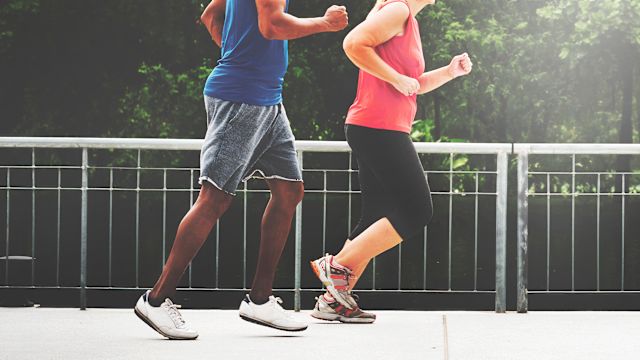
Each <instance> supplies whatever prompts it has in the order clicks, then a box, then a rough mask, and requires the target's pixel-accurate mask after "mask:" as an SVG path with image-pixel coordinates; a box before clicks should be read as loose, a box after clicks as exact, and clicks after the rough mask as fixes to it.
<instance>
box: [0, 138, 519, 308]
mask: <svg viewBox="0 0 640 360" xmlns="http://www.w3.org/2000/svg"><path fill="white" fill-rule="evenodd" d="M201 143H202V141H201V140H191V139H185V140H178V139H106V138H6V137H5V138H0V179H1V180H0V193H1V195H0V202H2V197H4V202H5V206H4V211H3V212H4V214H2V212H0V217H2V215H4V218H5V219H4V224H5V227H6V229H5V231H3V232H2V234H0V236H2V235H4V249H0V251H2V250H4V253H5V256H6V257H7V259H6V261H5V264H4V269H3V272H4V279H1V278H0V284H2V285H0V288H47V289H61V288H65V289H78V290H79V292H80V307H81V308H82V309H84V308H86V306H87V289H100V290H106V289H142V288H145V287H148V286H149V285H151V284H149V280H148V278H149V277H148V276H145V274H141V271H142V272H144V269H145V268H148V267H150V265H149V263H150V262H151V261H152V260H150V258H152V257H158V258H159V257H161V258H162V259H161V260H162V262H160V261H155V260H153V261H155V262H154V263H153V266H152V267H153V268H154V269H155V270H157V268H158V264H157V263H160V264H162V263H164V260H166V257H167V255H168V251H167V249H168V245H169V244H170V243H171V240H172V236H173V232H172V231H171V229H172V228H175V226H176V225H177V223H178V222H179V217H180V216H182V215H184V212H185V211H186V209H177V208H179V207H180V206H178V205H176V204H179V203H180V201H183V200H184V198H186V197H188V201H189V206H190V205H191V204H193V201H194V199H195V197H196V196H197V188H198V187H197V184H196V182H197V179H198V167H197V159H198V153H197V152H196V151H199V150H200V146H201ZM296 146H297V151H298V156H299V160H300V163H301V164H302V167H303V174H304V177H305V188H306V189H305V193H306V197H305V201H303V203H301V204H300V205H299V206H298V208H297V211H296V216H295V227H294V231H293V232H292V233H293V237H294V242H293V247H294V249H293V258H294V259H293V260H294V261H293V281H291V279H290V278H288V277H285V278H284V280H283V281H280V285H282V284H284V286H280V288H282V289H284V290H290V291H293V292H294V302H295V309H296V310H298V309H300V306H301V305H300V298H301V292H302V291H306V290H320V288H319V287H314V286H318V285H317V282H316V281H312V282H311V281H306V280H305V279H304V276H303V274H302V272H301V267H302V259H303V257H304V258H305V259H306V258H307V257H310V258H311V257H313V256H318V255H320V254H321V253H324V251H325V250H326V249H327V247H329V245H330V244H329V243H330V242H331V238H333V237H335V236H342V239H344V238H346V235H347V234H348V231H349V230H350V229H351V225H352V221H357V214H356V213H357V206H353V203H354V202H357V200H358V194H359V190H358V185H357V177H356V176H355V175H356V174H357V169H354V167H355V166H354V164H355V162H354V160H353V158H352V156H351V154H350V153H349V151H350V149H349V147H348V145H347V144H346V143H345V142H326V141H297V142H296ZM416 150H417V151H418V153H419V154H421V156H423V157H425V156H426V157H431V158H430V159H431V160H433V158H434V157H438V158H437V159H435V160H433V161H432V162H431V161H427V160H429V159H426V160H425V159H423V161H426V162H427V163H428V166H425V169H426V171H425V173H426V174H428V175H429V176H430V177H432V178H431V179H430V183H432V187H433V186H434V185H433V184H434V183H439V184H441V186H436V187H435V188H432V194H433V196H434V199H438V201H440V203H442V204H448V212H447V213H446V218H443V219H441V220H442V221H440V222H439V223H438V224H436V225H434V228H441V229H442V231H440V233H434V231H436V230H433V229H431V225H430V227H429V228H426V229H425V230H424V232H423V234H422V235H421V240H422V241H421V242H422V244H420V243H418V242H414V243H413V245H412V247H411V248H410V249H409V250H407V251H405V252H403V245H401V246H399V247H398V248H397V249H398V250H397V258H395V259H393V261H391V260H389V259H387V260H385V261H384V262H383V261H382V260H379V261H378V262H376V259H374V260H373V262H372V264H371V268H372V270H371V272H370V273H367V274H365V275H363V280H362V281H361V282H365V283H366V285H364V286H366V287H368V288H369V289H370V290H371V291H381V292H382V291H400V292H402V291H411V292H414V291H415V292H425V293H432V292H433V293H457V292H460V293H468V294H486V293H490V294H495V310H496V311H497V312H504V311H505V310H506V237H507V233H506V228H507V223H506V221H507V220H506V215H507V213H506V204H507V175H508V155H509V154H510V153H511V151H512V145H511V144H468V143H416ZM58 151H62V152H63V153H60V154H59V153H58ZM16 152H17V153H16ZM118 152H119V153H118ZM78 153H79V156H78ZM167 153H169V154H168V155H167ZM25 154H26V155H25ZM461 154H465V156H476V155H477V156H484V157H488V160H487V159H485V160H487V161H481V162H480V163H483V164H485V165H483V167H482V168H481V169H478V168H471V167H469V166H467V167H459V166H458V165H460V164H461V163H463V162H460V161H458V159H459V156H461ZM324 155H326V156H329V157H328V158H323V156H324ZM163 156H164V157H163ZM23 157H24V158H23ZM41 158H42V159H44V160H39V159H41ZM52 159H53V160H52ZM147 161H148V162H149V163H150V164H146V162H147ZM43 162H44V163H43ZM154 162H155V163H160V164H161V165H153V163H154ZM162 164H164V165H162ZM167 164H169V165H170V166H167ZM326 164H330V165H326ZM335 164H337V165H335ZM433 164H436V165H437V166H436V165H433ZM486 164H489V165H486ZM3 180H4V181H3ZM467 187H472V189H471V190H469V189H467ZM3 195H4V196H3ZM78 195H79V198H78ZM266 196H268V191H267V189H266V188H265V187H264V186H263V185H261V183H260V182H255V181H252V180H250V181H248V182H245V183H244V184H243V185H242V186H241V188H240V189H239V190H238V199H237V201H236V202H234V204H237V206H238V207H241V209H240V208H238V212H237V213H238V214H240V215H237V214H236V215H237V216H236V218H237V219H240V220H238V221H235V223H229V224H226V223H225V224H222V226H221V223H220V221H219V223H218V226H216V227H215V230H214V232H213V234H212V235H211V236H212V237H214V238H215V240H213V239H212V240H213V245H212V246H213V249H210V251H211V252H213V253H215V256H214V257H213V258H212V259H211V260H210V261H211V263H207V268H206V270H202V269H200V268H198V269H194V267H195V265H194V264H192V265H191V266H190V267H189V269H188V273H186V275H185V278H186V280H184V281H183V283H181V287H180V288H181V289H192V288H198V289H207V290H209V289H210V290H228V289H232V290H246V289H247V287H248V285H250V284H248V283H247V282H248V281H247V280H248V279H249V277H248V276H250V275H252V274H251V271H250V270H251V269H250V268H248V266H249V267H250V266H252V262H251V261H248V256H247V255H248V254H249V257H251V256H252V255H251V252H250V251H248V249H249V248H250V247H252V246H253V245H254V243H255V241H253V240H254V239H255V238H257V236H254V234H257V232H256V231H254V230H255V227H258V228H259V222H258V223H257V224H256V226H252V223H253V224H255V221H254V220H252V219H253V217H251V216H247V215H248V213H249V212H255V211H254V209H260V208H261V207H262V206H263V204H264V202H266V200H265V199H266ZM41 197H42V198H41ZM173 197H180V199H182V200H180V199H178V200H175V199H174V200H172V198H173ZM487 198H488V199H492V198H495V199H494V200H491V202H492V201H495V202H494V204H495V215H493V214H491V213H490V212H489V213H488V212H487V211H483V209H482V208H483V207H485V205H486V204H487V202H486V199H487ZM123 199H124V200H123ZM307 199H309V200H307ZM458 199H462V200H464V201H465V203H464V204H465V206H468V207H470V208H473V211H471V210H469V211H470V213H472V214H473V215H472V217H471V219H470V220H469V221H470V223H471V224H473V228H474V233H473V234H472V235H470V236H468V235H458V234H454V233H455V229H454V222H455V221H457V217H456V216H454V213H455V212H456V211H454V210H455V209H454V204H455V205H456V206H455V207H457V206H458V205H457V201H458ZM123 202H124V203H126V204H128V205H122V203H123ZM183 202H184V201H183ZM261 204H262V205H261ZM470 204H471V205H470ZM78 205H79V209H77V207H78ZM183 205H184V204H183ZM234 206H236V205H234ZM183 207H184V206H183ZM329 207H331V208H332V209H336V208H337V209H339V210H328V208H329ZM160 209H161V210H160ZM303 209H307V210H306V211H305V212H308V213H309V215H308V216H307V217H304V216H303ZM436 211H438V208H436ZM126 212H128V213H127V214H124V213H126ZM156 212H157V216H155V215H154V216H155V217H154V219H155V220H148V219H146V217H150V216H151V215H152V213H153V214H156ZM333 213H337V215H336V216H335V217H339V218H346V223H345V221H343V223H341V224H340V226H339V227H340V228H341V229H336V226H334V225H332V222H334V223H335V222H336V221H335V219H334V220H332V219H331V215H332V214H333ZM441 213H442V214H444V213H445V212H444V211H441ZM74 214H77V215H79V222H78V223H76V222H74V221H75V218H76V216H77V215H74ZM127 215H128V216H127ZM489 215H490V216H489ZM229 216H231V215H229ZM487 216H489V217H488V218H492V219H494V220H495V233H493V230H491V231H488V230H486V229H484V228H485V227H486V225H485V224H486V219H485V217H487ZM257 217H259V216H257ZM224 218H225V217H223V219H222V220H221V221H222V222H224V221H225V220H224ZM352 218H353V220H352ZM306 219H310V220H312V221H310V220H306ZM341 221H342V220H341ZM122 222H128V223H130V224H131V226H132V228H133V229H132V230H131V232H132V233H130V234H125V235H122V234H119V233H117V232H118V231H120V230H119V227H118V225H117V224H118V223H122ZM318 222H319V223H320V224H318ZM43 223H46V224H43ZM305 224H306V227H305ZM239 225H240V226H239ZM75 226H78V229H77V232H76V230H75V229H71V228H75ZM479 227H481V228H482V229H479ZM41 228H42V229H41ZM221 228H222V230H221ZM307 228H308V229H309V230H306V229H307ZM158 229H161V230H158ZM483 229H484V230H483ZM316 230H318V231H316ZM221 231H223V232H224V231H231V235H224V234H223V235H221ZM310 232H312V233H313V235H312V236H309V235H306V234H308V233H310ZM250 233H251V234H250ZM320 234H321V235H320ZM334 234H341V235H334ZM430 234H431V235H430ZM487 234H489V235H487ZM494 234H495V243H494V242H493V235H494ZM76 236H77V237H79V243H78V244H77V245H78V246H79V251H78V253H77V256H78V257H79V263H78V264H77V266H79V269H77V272H76V270H73V269H71V270H70V269H69V264H74V262H73V261H75V260H73V261H70V262H69V263H67V261H66V260H64V259H67V258H65V253H71V254H73V256H74V257H75V251H76V250H75V249H74V248H75V246H76V244H75V243H74V241H75V240H74V239H75V237H76ZM221 237H242V246H241V251H240V250H238V251H240V252H241V254H235V253H234V254H229V253H227V254H225V253H224V251H226V250H225V249H222V248H223V247H224V246H223V245H224V244H223V243H221V242H220V239H221ZM70 238H71V239H70ZM122 238H125V240H124V241H123V240H122ZM147 238H152V239H151V240H150V241H147V240H146V239H147ZM303 238H304V240H303ZM428 238H429V239H428ZM458 238H460V239H462V238H464V241H467V240H469V243H470V242H471V241H472V242H473V245H469V246H466V247H465V248H464V249H463V250H464V251H462V250H459V248H460V247H461V246H462V245H459V244H458V242H459V241H458V240H457V239H458ZM320 240H321V244H322V246H321V247H322V252H320V246H319V243H318V242H320ZM160 241H162V243H161V244H158V242H160ZM303 241H304V243H303ZM460 241H462V240H460ZM211 242H212V241H211V240H210V241H209V243H211ZM479 242H481V243H482V244H484V245H483V246H484V247H491V248H493V247H495V249H494V250H495V274H494V275H495V277H494V284H495V287H493V288H490V287H486V286H481V285H479V275H478V274H479V269H480V268H481V266H480V264H479V260H478V251H479V246H480V245H479ZM434 243H436V244H438V246H442V248H443V249H445V250H444V252H445V253H446V254H440V255H442V256H440V255H432V254H428V253H427V249H428V248H430V246H434V245H432V244H434ZM443 243H444V245H443ZM487 244H488V245H487ZM303 245H305V247H307V248H309V250H308V251H307V252H303ZM418 245H421V246H422V248H421V249H420V248H419V247H418ZM234 246H235V245H234ZM404 246H409V245H404ZM16 249H17V250H16ZM125 249H126V250H125ZM316 249H317V250H316ZM207 251H209V250H207ZM229 251H230V252H233V251H236V250H229ZM312 251H313V253H312ZM16 252H19V253H20V254H19V255H30V258H31V259H35V258H36V257H37V258H38V259H37V261H32V262H31V264H30V267H31V268H30V271H29V272H30V274H29V276H28V281H27V283H26V284H20V285H15V284H12V283H11V276H10V270H11V269H10V265H9V263H10V261H9V257H10V256H12V255H18V254H15V253H16ZM201 252H203V251H201ZM460 252H465V254H466V252H469V253H472V255H468V256H467V255H465V257H464V259H473V260H472V261H471V260H469V261H468V263H467V264H463V265H464V266H465V267H467V268H469V269H470V268H472V269H473V270H472V273H473V274H472V277H473V282H472V283H473V285H471V274H470V272H469V273H468V272H460V271H458V270H457V269H456V268H455V267H454V266H453V263H454V262H455V261H456V260H457V258H458V255H457V254H458V253H460ZM129 253H131V255H129ZM285 253H286V251H285ZM92 254H93V255H92ZM125 255H126V256H129V257H128V258H126V259H124V260H123V258H122V256H125ZM233 256H236V258H237V257H239V258H241V260H240V259H238V260H240V261H239V263H241V265H242V266H241V270H240V271H238V272H239V273H241V274H242V278H241V281H237V282H235V283H234V281H235V280H234V281H225V279H224V277H225V276H226V275H225V274H223V275H220V274H221V272H223V271H224V268H225V267H227V266H228V264H231V263H233V264H236V263H238V261H235V260H233V259H230V258H231V257H233ZM285 256H286V254H285ZM389 256H391V255H389ZM393 256H395V255H393ZM63 258H64V259H63ZM196 259H197V258H196ZM195 261H196V260H194V262H195ZM203 261H204V260H203ZM207 261H209V260H207ZM36 262H39V265H36ZM128 262H134V263H135V265H134V267H135V271H133V275H134V276H129V277H127V276H128V275H126V276H124V277H123V276H122V274H120V275H118V274H119V273H123V272H125V271H124V269H123V268H127V266H128V265H127V264H128ZM445 262H446V270H445V268H444V267H442V266H441V265H440V264H442V263H445ZM471 262H473V264H471ZM390 263H391V264H392V265H389V264H390ZM432 264H433V267H435V266H436V265H437V266H438V269H440V270H438V271H439V274H438V276H439V277H440V278H441V279H442V280H443V281H439V282H438V284H437V285H434V284H431V283H430V280H429V279H428V274H429V273H431V272H430V271H429V270H430V269H429V267H431V266H432ZM63 265H64V266H63ZM74 266H76V265H74ZM160 266H161V265H160ZM234 266H235V265H234ZM284 266H287V265H286V262H285V265H284ZM376 266H377V267H378V270H376ZM88 269H92V270H91V274H89V275H88V273H89V271H88ZM384 269H388V270H391V271H395V272H397V278H396V279H395V280H393V279H392V280H389V279H387V278H383V277H381V275H380V273H381V271H382V270H384ZM403 270H404V273H403ZM211 272H215V276H211ZM0 273H1V272H0ZM78 273H79V281H78V282H75V280H73V279H74V278H75V276H76V275H77V274H78ZM458 273H460V274H462V275H460V276H461V277H465V279H466V278H468V279H469V281H468V282H465V284H466V283H468V284H469V285H464V286H460V285H456V284H454V281H453V280H452V279H453V278H454V277H455V276H458V275H456V274H458ZM11 274H13V273H11ZM69 274H71V275H69ZM127 274H128V273H127ZM483 274H485V275H483V276H485V277H486V271H485V272H483ZM91 276H93V277H91ZM154 276H157V272H156V273H154ZM196 277H199V278H203V277H206V278H212V279H211V281H210V282H207V283H206V284H204V285H202V284H195V283H196V282H197V279H196ZM69 278H70V279H72V280H68V279H69ZM118 278H119V279H118ZM145 278H147V280H145ZM365 278H368V281H365V280H367V279H365ZM420 278H421V279H420ZM65 279H66V280H65ZM92 279H93V280H92ZM123 279H124V280H123ZM419 280H421V281H419ZM207 281H208V280H207ZM396 281H397V283H396ZM229 284H231V285H229ZM305 285H307V286H305Z"/></svg>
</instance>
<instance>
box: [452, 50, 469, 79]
mask: <svg viewBox="0 0 640 360" xmlns="http://www.w3.org/2000/svg"><path fill="white" fill-rule="evenodd" d="M472 68H473V63H472V62H471V58H469V54H467V53H464V54H462V55H458V56H454V57H453V59H451V63H450V64H449V69H448V70H449V74H450V75H451V77H452V78H457V77H458V76H463V75H467V74H469V73H470V72H471V69H472Z"/></svg>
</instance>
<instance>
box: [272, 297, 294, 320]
mask: <svg viewBox="0 0 640 360" xmlns="http://www.w3.org/2000/svg"><path fill="white" fill-rule="evenodd" d="M269 302H270V303H271V304H272V305H273V308H274V309H276V311H277V312H279V313H280V314H282V315H283V316H285V317H286V318H288V319H291V315H289V313H287V312H286V311H285V309H283V308H282V306H281V305H280V304H282V299H281V298H279V297H275V296H271V297H269Z"/></svg>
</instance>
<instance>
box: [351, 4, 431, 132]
mask: <svg viewBox="0 0 640 360" xmlns="http://www.w3.org/2000/svg"><path fill="white" fill-rule="evenodd" d="M394 2H401V3H404V4H406V5H407V6H409V4H407V2H406V0H389V1H387V2H386V3H385V4H384V5H382V6H381V7H380V9H382V8H383V7H385V6H387V5H389V4H391V3H394ZM378 11H379V10H378ZM375 51H376V53H377V54H378V55H379V56H380V57H381V58H382V60H384V62H386V63H387V64H389V65H390V66H391V67H392V68H394V69H395V70H396V71H397V72H399V73H400V74H403V75H406V76H409V77H412V78H414V79H417V78H418V77H419V76H420V75H422V73H423V72H424V68H425V63H424V55H423V54H422V42H421V40H420V29H419V28H418V22H417V21H416V19H415V17H413V16H411V15H409V18H408V19H407V24H406V25H405V29H404V32H403V34H402V35H400V36H395V37H393V38H391V39H390V40H389V41H387V42H385V43H383V44H380V45H378V46H377V47H376V48H375ZM416 97H417V96H416V95H412V96H404V95H402V94H401V93H400V92H399V91H398V90H396V89H395V88H394V87H393V85H391V84H389V83H388V82H386V81H384V80H380V79H378V78H377V77H375V76H373V75H371V74H369V73H367V72H366V71H363V70H360V74H359V76H358V91H357V93H356V99H355V100H354V102H353V104H352V105H351V107H350V108H349V112H348V113H347V119H346V123H347V124H352V125H359V126H365V127H369V128H374V129H384V130H395V131H402V132H405V133H409V132H411V124H412V123H413V119H414V117H415V116H416V110H417V104H416Z"/></svg>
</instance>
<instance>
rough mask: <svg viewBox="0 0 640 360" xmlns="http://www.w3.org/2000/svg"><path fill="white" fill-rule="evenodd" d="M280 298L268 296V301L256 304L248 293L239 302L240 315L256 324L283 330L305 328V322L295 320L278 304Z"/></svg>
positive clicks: (280, 300)
mask: <svg viewBox="0 0 640 360" xmlns="http://www.w3.org/2000/svg"><path fill="white" fill-rule="evenodd" d="M281 303H282V299H280V298H277V297H274V296H273V295H272V296H269V301H267V302H266V303H264V304H262V305H257V304H255V303H254V302H253V301H251V299H250V298H249V295H248V294H247V296H246V297H245V298H244V300H242V302H241V303H240V317H241V318H242V319H244V320H246V321H249V322H252V323H254V324H258V325H264V326H268V327H272V328H274V329H278V330H284V331H302V330H306V329H307V324H305V323H303V322H300V321H298V320H295V319H294V318H293V317H291V315H290V314H288V313H287V312H286V311H285V310H284V309H283V308H282V306H280V304H281Z"/></svg>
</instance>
